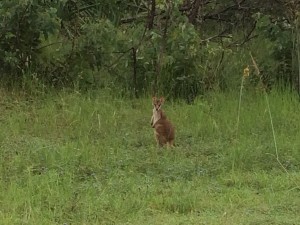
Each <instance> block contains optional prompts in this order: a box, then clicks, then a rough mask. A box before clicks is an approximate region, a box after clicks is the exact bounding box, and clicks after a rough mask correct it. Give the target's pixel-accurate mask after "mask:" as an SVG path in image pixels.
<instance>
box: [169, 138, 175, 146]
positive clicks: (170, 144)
mask: <svg viewBox="0 0 300 225" xmlns="http://www.w3.org/2000/svg"><path fill="white" fill-rule="evenodd" d="M168 147H174V139H173V140H169V142H168Z"/></svg>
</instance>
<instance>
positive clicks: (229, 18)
mask: <svg viewBox="0 0 300 225" xmlns="http://www.w3.org/2000/svg"><path fill="white" fill-rule="evenodd" d="M299 23H300V19H299V3H297V1H289V0H277V1H273V0H267V1H258V0H237V1H229V0H225V1H217V0H210V1H209V0H184V1H183V0H174V1H171V0H148V1H141V0H128V1H120V0H78V1H74V0H51V1H50V0H44V1H42V0H2V1H1V2H0V28H1V29H0V64H1V65H2V67H1V68H0V73H1V74H0V76H1V79H3V80H4V81H6V82H7V83H6V84H7V85H20V84H23V86H24V84H25V85H27V84H30V85H32V84H33V83H34V84H35V85H36V84H39V85H40V84H42V85H43V86H44V85H51V86H55V87H65V86H72V87H76V88H78V89H86V88H91V87H109V88H111V89H116V90H120V89H121V90H123V92H128V91H130V93H132V94H134V95H135V96H138V95H139V94H141V93H149V92H150V93H164V94H166V95H168V96H173V97H184V98H186V99H187V100H192V99H194V97H195V96H197V95H199V94H201V93H204V92H205V91H207V90H226V89H228V88H232V87H236V85H237V84H238V83H239V82H240V77H241V75H242V72H241V71H242V70H243V68H244V67H245V66H246V65H248V64H250V66H251V59H250V57H249V53H250V52H252V54H253V55H254V57H255V58H256V60H257V62H258V64H259V66H260V68H261V70H262V78H263V79H262V80H263V83H264V84H265V85H266V86H267V87H268V88H271V87H272V85H273V84H274V83H281V84H284V86H285V87H287V86H288V87H292V88H294V89H297V90H298V89H299V88H300V86H299V83H300V80H299V77H300V70H299V67H300V63H299V61H300V32H299ZM250 68H251V67H250ZM252 83H253V85H256V84H257V81H255V78H253V79H252Z"/></svg>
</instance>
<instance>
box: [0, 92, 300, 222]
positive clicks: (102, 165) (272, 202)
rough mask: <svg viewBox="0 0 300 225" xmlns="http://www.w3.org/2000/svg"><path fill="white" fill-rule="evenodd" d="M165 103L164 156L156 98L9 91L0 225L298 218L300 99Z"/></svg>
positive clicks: (1, 129) (217, 97)
mask: <svg viewBox="0 0 300 225" xmlns="http://www.w3.org/2000/svg"><path fill="white" fill-rule="evenodd" d="M269 101H270V107H271V111H272V116H273V120H274V128H275V132H276V138H277V145H278V153H279V158H280V160H281V162H282V163H283V165H284V166H285V167H286V168H287V170H288V174H287V173H285V172H284V171H283V170H282V168H281V166H280V165H279V164H278V162H277V160H276V152H275V148H274V141H273V136H272V129H271V125H270V118H269V114H268V108H267V106H266V103H265V98H264V96H263V94H261V93H254V92H253V93H250V92H248V93H247V91H245V92H244V94H243V102H242V105H241V111H240V124H239V133H238V136H236V130H235V128H236V121H237V120H236V118H237V107H238V93H235V94H212V95H207V96H206V97H203V98H199V99H197V100H196V101H195V104H193V105H186V104H185V103H183V102H170V101H168V100H167V101H166V105H165V111H166V114H167V116H168V117H169V118H170V119H171V121H172V122H173V123H174V124H175V126H176V129H177V137H176V144H177V146H176V147H175V148H174V149H163V150H159V149H157V148H156V143H155V139H154V135H153V130H152V128H151V127H150V117H151V112H152V110H151V107H152V106H151V99H150V98H143V99H138V100H127V99H122V98H120V97H118V98H114V97H112V96H111V95H109V94H107V93H105V92H98V93H89V94H79V93H67V92H61V93H58V94H53V93H52V94H44V95H41V96H40V97H29V96H26V95H21V94H14V93H7V92H5V91H1V97H0V111H1V114H0V125H1V126H0V151H1V152H0V153H1V158H0V163H1V167H0V169H1V178H0V187H1V192H0V224H30V225H35V224H89V225H90V224H137V225H138V224H145V225H146V224H149V225H150V224H151V225H152V224H162V225H163V224H172V225H173V224H216V225H219V224H228V225H232V224H243V225H244V224H249V225H250V224H251V225H255V224H257V225H262V224H278V225H282V224H283V225H292V224H298V223H299V221H300V215H299V212H300V197H299V196H300V195H299V194H300V188H299V186H300V152H299V149H300V139H299V137H300V117H299V110H300V104H299V101H298V99H297V98H296V97H295V96H293V95H292V94H287V93H280V94H279V93H276V92H274V93H271V94H270V95H269Z"/></svg>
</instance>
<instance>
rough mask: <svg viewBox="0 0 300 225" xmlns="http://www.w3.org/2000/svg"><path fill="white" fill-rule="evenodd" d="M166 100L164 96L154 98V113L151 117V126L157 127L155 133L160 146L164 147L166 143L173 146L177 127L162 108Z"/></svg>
mask: <svg viewBox="0 0 300 225" xmlns="http://www.w3.org/2000/svg"><path fill="white" fill-rule="evenodd" d="M164 101H165V99H164V98H163V97H161V98H160V99H158V98H156V97H153V98H152V105H153V112H152V113H153V114H152V117H151V126H152V127H153V128H154V129H155V131H154V134H155V138H156V142H157V145H158V146H159V147H162V146H164V145H165V144H167V145H168V146H172V147H173V146H174V139H175V129H174V127H173V125H172V124H171V122H170V121H169V120H168V119H167V117H166V114H165V113H164V112H163V111H162V109H161V107H162V105H163V103H164Z"/></svg>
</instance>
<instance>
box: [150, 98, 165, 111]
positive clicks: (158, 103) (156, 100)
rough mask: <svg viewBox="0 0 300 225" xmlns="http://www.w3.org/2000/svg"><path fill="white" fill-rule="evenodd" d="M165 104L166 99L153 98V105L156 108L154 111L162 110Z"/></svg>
mask: <svg viewBox="0 0 300 225" xmlns="http://www.w3.org/2000/svg"><path fill="white" fill-rule="evenodd" d="M164 102H165V99H164V97H160V98H156V97H152V105H153V107H154V108H153V109H155V110H156V111H158V110H160V109H161V107H162V105H163V104H164Z"/></svg>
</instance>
